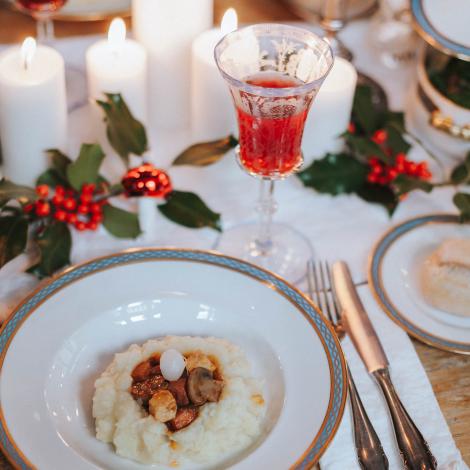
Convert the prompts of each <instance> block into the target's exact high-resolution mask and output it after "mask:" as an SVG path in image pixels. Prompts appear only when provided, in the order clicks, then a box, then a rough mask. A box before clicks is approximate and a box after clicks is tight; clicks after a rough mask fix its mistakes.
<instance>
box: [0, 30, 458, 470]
mask: <svg viewBox="0 0 470 470" xmlns="http://www.w3.org/2000/svg"><path fill="white" fill-rule="evenodd" d="M365 33H366V23H365V22H356V23H354V24H353V25H351V26H350V27H348V28H347V30H346V31H345V32H344V39H345V41H347V43H348V45H349V46H350V47H351V49H352V50H353V52H354V53H355V55H356V58H357V60H356V64H357V66H358V68H360V69H361V70H362V71H364V72H366V73H368V74H369V75H371V76H373V77H374V78H376V79H378V80H379V81H380V83H382V84H383V85H384V87H385V88H386V90H387V92H388V96H389V100H390V104H391V106H392V107H393V108H394V109H401V108H402V107H403V105H404V103H405V98H406V93H405V92H406V90H408V89H409V87H410V80H412V79H413V69H412V68H410V69H409V70H405V71H403V70H399V71H396V72H392V71H389V70H385V69H383V68H382V67H381V66H380V65H377V61H374V60H373V57H372V56H371V51H370V49H369V47H368V44H367V41H366V35H365ZM95 40H96V38H94V37H87V38H71V39H66V40H60V41H57V44H56V47H57V48H58V49H59V50H60V51H61V52H62V53H63V55H64V57H66V60H67V62H68V63H69V64H72V65H74V66H75V67H76V68H78V69H81V70H83V68H84V50H85V48H86V47H87V46H88V45H89V44H91V43H93V42H94V41H95ZM73 107H74V108H75V109H74V110H73V111H72V113H71V115H70V122H69V127H70V148H69V152H70V155H71V156H74V155H76V154H77V151H78V148H79V145H80V143H82V142H90V141H93V140H94V136H93V129H90V128H89V127H88V125H89V122H90V121H89V120H88V119H87V116H88V114H87V109H86V107H79V106H76V103H75V104H74V106H73ZM189 143H190V138H189V133H188V132H187V131H186V130H184V129H182V130H179V131H175V132H173V133H161V132H160V133H159V132H158V131H157V132H150V144H151V149H152V153H151V155H152V159H153V161H154V162H155V163H156V164H157V165H159V166H162V167H164V168H165V167H168V166H169V162H171V161H172V159H173V158H174V157H175V156H176V155H177V153H178V152H179V151H180V150H182V149H183V148H185V147H186V146H187V145H188V144H189ZM413 152H415V155H416V156H417V157H418V158H422V157H424V155H423V154H422V151H421V150H419V149H416V150H414V151H413ZM105 167H106V169H107V171H108V174H109V175H114V177H115V179H118V178H119V176H120V175H122V172H123V169H122V168H121V167H120V166H119V163H118V159H117V157H112V156H110V157H108V161H107V162H106V164H105ZM170 174H171V177H172V179H173V183H174V186H175V187H176V188H177V189H181V190H192V191H195V192H197V193H198V194H199V195H201V197H203V198H204V200H205V201H206V202H207V203H208V205H209V206H210V207H211V208H212V209H213V210H215V211H217V212H221V213H222V214H223V221H224V225H225V226H229V225H231V224H235V223H239V222H242V221H246V220H249V219H253V218H254V211H253V206H254V201H255V198H256V194H257V182H256V181H255V180H253V179H251V178H249V177H248V176H246V175H245V174H243V173H242V172H241V171H240V169H239V168H238V166H237V165H236V163H235V161H234V158H233V156H231V155H228V156H227V157H226V158H225V159H223V160H222V161H220V162H219V163H217V164H216V165H213V166H211V167H208V168H205V169H198V168H188V167H179V168H172V169H170ZM452 194H453V192H452V190H450V189H441V190H437V191H435V192H434V193H433V194H431V195H425V194H423V193H418V192H417V193H415V194H411V195H410V196H409V197H408V199H407V200H406V201H405V202H404V203H402V204H401V205H400V207H399V208H398V209H397V211H396V212H395V214H394V215H393V217H392V218H389V217H388V215H387V213H386V211H385V210H384V209H383V208H381V207H379V206H375V205H370V204H367V203H365V202H364V201H362V200H360V199H359V198H358V197H356V196H338V197H331V196H328V195H320V194H316V193H315V192H313V191H311V190H308V189H305V188H304V187H303V186H302V184H301V183H300V181H299V180H298V179H297V178H295V177H292V178H290V179H289V180H287V181H285V182H282V183H280V184H278V188H277V196H276V197H277V200H278V202H279V212H278V214H276V219H277V220H278V221H282V222H285V223H288V224H292V225H293V226H295V227H296V228H297V229H298V230H300V231H302V232H303V233H304V234H305V235H306V236H307V237H308V238H309V239H310V240H311V242H312V244H313V246H314V249H315V253H316V255H317V256H318V257H319V258H322V259H328V260H331V261H333V260H336V259H344V260H345V261H347V262H348V263H349V265H350V267H351V269H352V271H353V277H354V279H355V281H356V282H357V283H361V282H364V281H365V280H366V266H367V257H368V254H369V252H370V249H371V247H372V246H373V244H374V242H375V241H376V240H377V239H378V237H379V236H380V235H381V234H382V233H383V232H384V231H385V230H387V229H388V228H389V227H391V226H392V225H394V224H396V223H398V222H401V221H403V220H405V219H408V218H410V217H413V216H416V215H421V214H426V213H433V212H443V211H454V208H453V205H452V202H451V199H452ZM158 217H159V220H158V230H157V233H155V234H154V236H153V237H151V238H150V239H146V240H145V241H144V240H136V241H129V240H116V239H113V238H111V237H109V236H108V235H107V234H106V233H105V232H104V230H102V229H101V230H99V231H98V232H96V233H84V234H80V235H77V234H74V235H73V238H74V244H73V252H72V262H73V263H77V262H81V261H85V260H87V259H90V258H93V257H95V256H98V255H103V254H106V253H111V252H115V251H118V250H121V249H124V248H127V247H133V246H142V245H152V246H164V245H171V246H177V247H183V246H184V247H191V248H202V249H204V248H211V247H212V245H213V243H214V241H215V238H216V233H215V232H214V231H212V230H209V229H203V230H190V229H185V228H183V227H180V226H177V225H175V224H172V223H171V222H169V221H167V220H166V219H164V218H163V217H161V216H158ZM0 281H1V282H0V311H1V316H2V317H3V318H4V317H5V316H6V315H7V314H8V312H9V311H10V310H11V309H12V308H13V307H14V305H15V304H16V303H17V302H18V300H19V299H20V298H21V296H22V295H24V294H25V293H26V292H28V291H29V290H30V289H31V288H32V287H33V286H34V285H35V283H36V281H35V280H34V278H32V277H31V276H28V275H26V274H18V275H15V276H11V274H8V275H5V273H3V274H2V272H1V271H0ZM361 296H362V297H363V299H364V300H365V302H366V306H367V307H369V308H370V313H371V316H372V319H373V321H374V323H375V324H376V327H377V329H378V332H379V335H380V336H381V338H382V339H383V341H384V345H385V349H386V351H387V353H388V354H389V355H390V362H391V365H392V374H393V377H394V380H395V384H396V386H397V388H398V391H399V393H400V395H401V396H402V398H403V401H404V402H405V405H406V406H407V407H408V408H409V411H410V413H411V414H412V416H413V418H414V419H416V421H417V423H418V425H420V426H421V428H422V430H423V433H424V434H425V436H426V437H427V438H428V439H429V442H430V444H431V446H432V447H433V449H434V450H435V453H436V455H437V457H438V459H439V461H440V462H441V464H443V465H444V464H445V465H446V466H443V467H442V468H462V469H463V468H466V467H465V464H463V462H461V458H460V454H459V452H458V450H457V449H456V447H455V444H454V442H453V439H452V437H451V435H450V433H449V430H448V428H447V425H446V423H445V420H444V418H443V416H442V413H441V411H440V409H439V407H438V404H437V402H436V399H435V397H434V394H433V392H432V388H431V386H430V384H429V381H428V379H427V377H426V374H425V372H424V370H423V368H422V365H421V363H420V362H419V359H418V357H417V356H416V352H415V350H414V348H413V346H412V344H411V342H410V340H409V338H408V337H407V336H406V334H405V333H403V332H402V331H401V330H400V329H399V328H398V327H397V326H396V325H394V324H392V323H391V322H390V321H389V320H388V318H387V317H386V316H385V315H384V314H383V313H382V312H381V311H380V310H379V308H378V306H377V305H375V303H374V301H373V300H372V299H371V296H370V293H369V291H368V288H367V287H363V288H361ZM344 349H345V352H346V355H347V357H348V360H349V363H350V366H351V369H352V372H353V374H354V377H355V378H356V381H357V383H358V388H359V391H360V393H361V395H362V398H363V401H364V402H365V403H366V407H367V409H368V411H369V413H370V415H371V418H372V421H373V423H374V425H376V428H377V431H378V433H379V435H380V437H381V438H382V442H383V444H384V447H385V450H386V451H387V454H388V456H389V459H390V464H391V465H390V468H391V469H398V468H400V466H399V463H398V462H399V460H398V456H397V451H396V449H395V446H394V442H393V439H392V433H391V428H390V423H389V421H388V419H387V418H386V414H385V407H384V404H383V403H382V401H381V399H380V397H379V395H378V392H377V390H376V387H375V386H374V384H372V382H371V380H370V378H369V377H368V375H367V374H366V373H365V371H364V368H363V366H362V364H361V363H360V360H359V359H358V357H357V355H356V354H355V351H353V348H352V347H351V345H350V343H349V342H348V341H347V340H346V341H345V343H344ZM322 465H323V468H328V469H338V470H344V469H354V468H358V467H357V464H356V461H355V458H354V449H353V447H352V438H351V433H350V423H349V412H348V410H346V413H345V417H344V420H343V424H342V426H341V429H340V431H339V432H338V435H337V437H336V438H335V440H334V442H333V444H332V447H331V450H330V451H329V452H328V453H327V454H326V456H325V457H324V459H323V461H322ZM451 465H455V466H454V467H451Z"/></svg>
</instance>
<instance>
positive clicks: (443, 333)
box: [369, 214, 470, 354]
mask: <svg viewBox="0 0 470 470" xmlns="http://www.w3.org/2000/svg"><path fill="white" fill-rule="evenodd" d="M449 238H467V239H470V225H468V224H460V223H459V218H458V216H457V215H450V214H437V215H428V216H423V217H417V218H415V219H412V220H409V221H407V222H404V223H402V224H400V225H398V226H396V227H394V228H393V229H392V230H390V231H389V232H388V233H386V234H385V235H384V236H383V238H382V239H381V240H380V241H379V242H378V244H377V245H376V246H375V248H374V250H373V252H372V255H371V259H370V266H369V281H370V285H371V287H372V290H373V292H374V294H375V296H376V298H377V300H378V301H379V303H380V304H381V306H382V308H383V309H384V310H385V312H386V313H387V314H388V315H389V316H390V317H391V318H392V320H394V321H395V322H396V323H398V325H400V326H401V327H402V328H403V329H404V330H405V331H407V332H408V333H409V334H411V335H412V336H414V337H416V338H418V339H420V340H421V341H423V342H425V343H427V344H429V345H431V346H435V347H437V348H440V349H444V350H446V351H452V352H456V353H461V354H470V316H469V317H462V316H458V315H453V314H450V313H447V312H445V311H442V310H439V309H437V308H435V307H433V306H431V305H429V304H428V303H427V302H426V301H425V299H424V298H423V295H422V293H421V288H420V271H421V267H422V264H423V261H424V259H425V258H426V257H427V256H428V255H429V254H430V253H431V252H432V251H433V250H435V249H436V248H437V247H438V246H439V244H440V243H441V242H443V241H444V240H446V239H449Z"/></svg>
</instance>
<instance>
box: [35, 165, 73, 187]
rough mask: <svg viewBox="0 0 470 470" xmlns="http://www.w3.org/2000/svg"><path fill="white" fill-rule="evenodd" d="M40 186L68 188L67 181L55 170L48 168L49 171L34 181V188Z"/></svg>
mask: <svg viewBox="0 0 470 470" xmlns="http://www.w3.org/2000/svg"><path fill="white" fill-rule="evenodd" d="M40 184H47V186H50V187H51V188H55V187H56V186H66V187H67V186H69V182H68V181H67V179H64V178H63V177H62V175H61V174H60V173H59V172H58V171H57V170H56V169H55V168H49V170H46V171H45V172H44V173H42V174H41V175H40V176H39V178H38V179H37V180H36V186H38V185H40Z"/></svg>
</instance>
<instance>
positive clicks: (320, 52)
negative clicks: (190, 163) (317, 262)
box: [214, 24, 333, 282]
mask: <svg viewBox="0 0 470 470" xmlns="http://www.w3.org/2000/svg"><path fill="white" fill-rule="evenodd" d="M214 54H215V60H216V63H217V66H218V68H219V70H220V73H221V74H222V76H223V78H224V79H225V80H226V82H227V83H228V86H229V89H230V92H231V94H232V97H233V101H234V105H235V108H236V112H237V118H238V126H239V134H240V135H239V147H238V149H237V152H236V153H237V159H238V162H239V164H240V165H241V167H242V168H243V169H244V170H245V171H246V172H248V173H249V174H250V175H252V176H256V177H258V178H259V179H260V186H261V187H260V196H259V201H258V204H257V211H258V213H259V224H257V225H256V224H244V225H239V226H236V227H233V228H231V229H229V230H227V231H225V232H224V234H223V235H222V236H221V237H220V238H219V240H218V242H217V246H216V248H217V249H218V250H220V251H222V252H224V253H227V254H231V255H234V256H237V257H240V258H244V259H246V260H249V261H251V262H254V263H255V264H258V265H260V266H263V267H265V268H267V269H270V270H272V271H274V272H276V273H278V274H280V275H282V276H283V277H285V278H286V279H288V280H290V281H292V282H297V281H299V280H300V279H301V278H302V277H303V275H304V274H305V269H304V267H305V260H307V259H308V258H309V257H310V256H311V254H312V249H311V246H310V243H309V241H308V240H307V239H306V237H304V236H303V235H302V234H300V233H299V232H297V231H296V230H294V229H293V228H291V227H289V226H287V225H284V224H278V223H273V222H272V216H273V213H274V212H275V211H276V208H277V205H276V202H275V200H274V197H273V193H274V183H275V181H276V180H281V179H284V178H286V177H288V176H289V175H291V174H292V173H294V172H295V171H297V170H298V169H299V168H300V166H301V165H302V160H303V159H302V152H301V143H302V133H303V129H304V124H305V120H306V118H307V114H308V111H309V109H310V105H311V104H312V101H313V100H314V98H315V95H316V94H317V92H318V90H319V89H320V86H321V85H322V83H323V81H324V79H325V77H326V76H327V74H328V73H329V71H330V69H331V67H332V65H333V53H332V51H331V48H330V46H329V44H328V43H327V42H326V41H323V40H322V39H321V38H319V37H318V36H316V35H315V34H313V33H311V32H310V31H307V30H304V29H301V28H297V27H294V26H287V25H280V24H258V25H253V26H248V27H245V28H242V29H239V30H237V31H234V32H232V33H230V34H228V35H227V36H225V37H224V38H223V39H222V40H221V41H220V42H219V43H218V44H217V46H216V48H215V52H214Z"/></svg>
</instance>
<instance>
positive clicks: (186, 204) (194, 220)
mask: <svg viewBox="0 0 470 470" xmlns="http://www.w3.org/2000/svg"><path fill="white" fill-rule="evenodd" d="M157 207H158V210H159V211H160V212H161V213H162V214H163V215H164V216H165V217H166V218H167V219H170V220H171V221H172V222H175V223H177V224H179V225H183V226H184V227H188V228H203V227H210V228H212V229H214V230H217V231H218V232H221V231H222V228H221V225H220V214H218V213H216V212H213V211H212V210H211V209H209V207H207V206H206V204H205V203H204V201H203V200H202V199H201V198H200V197H199V196H198V195H197V194H194V193H190V192H185V191H173V192H172V193H170V195H169V196H168V197H167V200H166V202H165V203H164V204H160V205H159V206H157Z"/></svg>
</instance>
